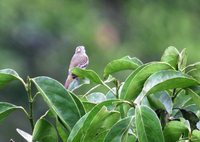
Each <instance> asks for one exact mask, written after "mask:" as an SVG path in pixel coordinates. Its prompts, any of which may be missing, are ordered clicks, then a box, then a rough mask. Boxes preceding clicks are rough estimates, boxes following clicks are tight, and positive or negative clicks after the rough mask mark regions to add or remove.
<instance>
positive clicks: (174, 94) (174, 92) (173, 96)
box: [172, 88, 177, 101]
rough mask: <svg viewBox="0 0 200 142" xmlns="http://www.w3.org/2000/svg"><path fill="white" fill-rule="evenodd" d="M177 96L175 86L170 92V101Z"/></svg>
mask: <svg viewBox="0 0 200 142" xmlns="http://www.w3.org/2000/svg"><path fill="white" fill-rule="evenodd" d="M176 96H177V93H176V88H175V89H173V92H172V101H173V100H174V99H175V98H176Z"/></svg>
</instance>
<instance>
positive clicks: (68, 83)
mask: <svg viewBox="0 0 200 142" xmlns="http://www.w3.org/2000/svg"><path fill="white" fill-rule="evenodd" d="M73 80H74V79H73V76H72V75H68V77H67V79H66V81H65V88H66V89H68V88H69V85H70V84H71V82H72V81H73Z"/></svg>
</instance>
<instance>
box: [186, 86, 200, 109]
mask: <svg viewBox="0 0 200 142" xmlns="http://www.w3.org/2000/svg"><path fill="white" fill-rule="evenodd" d="M187 91H188V94H189V96H191V98H192V100H193V102H194V103H195V104H196V105H197V106H198V107H199V108H200V96H199V95H198V94H197V93H196V92H194V91H193V90H191V89H188V90H187Z"/></svg>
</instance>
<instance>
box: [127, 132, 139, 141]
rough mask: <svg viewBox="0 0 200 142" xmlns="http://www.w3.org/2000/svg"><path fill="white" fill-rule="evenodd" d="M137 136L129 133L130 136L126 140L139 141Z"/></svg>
mask: <svg viewBox="0 0 200 142" xmlns="http://www.w3.org/2000/svg"><path fill="white" fill-rule="evenodd" d="M136 140H137V137H136V136H135V135H133V134H128V138H127V140H126V142H137V141H136Z"/></svg>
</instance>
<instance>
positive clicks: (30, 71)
mask: <svg viewBox="0 0 200 142" xmlns="http://www.w3.org/2000/svg"><path fill="white" fill-rule="evenodd" d="M199 5H200V1H191V0H185V1H183V0H176V1H174V0H167V1H165V0H159V1H153V0H148V1H147V0H137V1H136V0H126V1H122V0H101V1H98V0H88V1H84V0H79V1H72V0H71V1H69V0H48V1H47V0H34V1H28V0H0V69H3V68H12V69H14V70H16V71H17V72H18V73H19V75H20V76H21V77H22V78H23V79H26V77H27V75H29V76H30V77H36V76H40V75H45V76H49V77H52V78H54V79H56V80H58V81H60V82H61V83H64V81H65V79H66V76H67V68H68V65H69V62H70V59H71V57H72V55H73V54H74V50H75V47H76V46H78V45H84V46H85V47H86V50H87V54H88V56H89V58H90V65H89V68H90V69H94V70H95V71H96V72H98V73H99V74H100V75H102V74H103V69H104V67H105V65H106V64H107V63H108V62H109V61H111V60H113V59H117V58H121V57H123V56H126V55H129V56H131V57H138V58H139V59H141V60H142V61H143V62H144V63H145V62H148V61H155V60H160V57H161V56H162V53H163V51H164V49H165V48H167V47H168V46H171V45H173V46H175V47H177V48H178V49H179V50H181V49H183V48H187V51H188V56H189V59H188V60H189V62H195V61H199V60H200V56H199V50H198V49H199V47H200V8H199ZM0 101H6V102H11V103H14V104H16V105H22V106H24V107H26V108H27V95H26V92H25V91H24V88H23V86H22V85H21V84H20V83H19V82H13V83H12V84H10V85H9V86H7V87H6V88H4V89H3V90H1V91H0ZM41 104H43V101H42V99H38V102H37V103H36V104H34V107H35V111H38V113H40V112H41V113H42V112H44V108H45V106H44V108H43V107H41ZM16 128H20V129H22V130H25V131H27V132H30V125H29V123H28V120H27V119H26V117H25V116H24V114H23V113H22V112H20V111H16V112H14V113H12V114H11V115H9V117H8V118H7V119H6V120H4V121H3V122H1V123H0V141H1V142H8V141H9V140H10V139H11V138H13V139H14V140H15V141H16V142H23V141H24V140H23V139H22V138H21V137H20V136H19V135H18V134H17V133H16V130H15V129H16Z"/></svg>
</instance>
